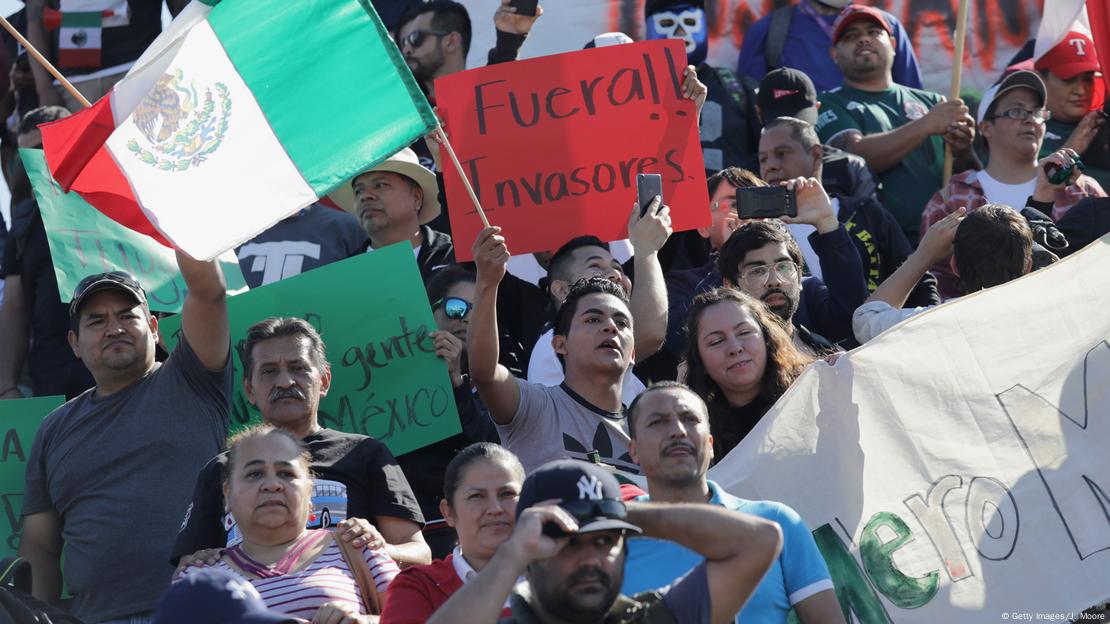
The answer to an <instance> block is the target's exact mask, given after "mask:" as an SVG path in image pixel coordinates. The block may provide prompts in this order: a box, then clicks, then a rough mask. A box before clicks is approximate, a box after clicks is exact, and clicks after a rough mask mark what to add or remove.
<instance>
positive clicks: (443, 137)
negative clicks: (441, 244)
mask: <svg viewBox="0 0 1110 624" xmlns="http://www.w3.org/2000/svg"><path fill="white" fill-rule="evenodd" d="M434 132H435V134H436V135H438V138H439V142H440V143H442V144H443V147H446V148H447V155H448V156H450V157H451V162H453V163H455V171H458V172H459V177H460V178H462V182H463V186H465V187H466V192H467V194H468V195H470V201H471V202H473V203H474V208H475V209H476V210H477V211H478V218H479V219H481V220H482V225H483V226H484V227H489V219H487V218H486V212H485V211H484V210H482V204H481V203H480V202H479V201H478V196H477V195H475V194H474V187H472V186H470V180H468V179H467V177H466V173H465V172H464V171H463V166H462V163H460V162H459V157H458V156H456V155H455V148H453V147H451V141H448V140H447V133H446V132H444V131H443V127H442V126H436V129H435V130H434Z"/></svg>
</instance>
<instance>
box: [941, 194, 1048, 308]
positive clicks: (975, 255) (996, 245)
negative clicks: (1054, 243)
mask: <svg viewBox="0 0 1110 624" xmlns="http://www.w3.org/2000/svg"><path fill="white" fill-rule="evenodd" d="M952 253H953V255H954V256H955V258H956V270H958V271H959V273H960V287H961V288H962V289H963V291H964V292H965V293H973V292H976V291H979V290H983V289H984V288H990V287H991V286H997V285H999V284H1005V283H1006V282H1008V281H1010V280H1012V279H1016V278H1019V277H1021V276H1022V275H1024V274H1025V272H1026V269H1027V268H1028V266H1029V263H1030V262H1031V261H1032V258H1033V231H1032V230H1031V229H1030V228H1029V222H1028V221H1026V220H1025V217H1023V216H1021V215H1020V214H1018V213H1017V212H1016V211H1015V210H1014V209H1012V208H1010V207H1009V206H1001V205H998V204H986V205H984V206H981V207H980V208H978V209H976V210H972V211H971V212H970V213H968V215H967V216H966V217H964V220H963V221H961V222H960V225H959V227H957V228H956V238H955V239H954V240H953V243H952Z"/></svg>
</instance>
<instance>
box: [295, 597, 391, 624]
mask: <svg viewBox="0 0 1110 624" xmlns="http://www.w3.org/2000/svg"><path fill="white" fill-rule="evenodd" d="M372 617H373V616H369V615H361V614H359V612H358V609H356V608H353V607H351V606H350V604H349V603H343V602H325V603H324V604H322V605H320V608H319V609H316V614H315V615H313V616H312V622H311V624H369V623H370V622H376V621H377V620H376V619H371V618H372Z"/></svg>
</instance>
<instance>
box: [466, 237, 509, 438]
mask: <svg viewBox="0 0 1110 624" xmlns="http://www.w3.org/2000/svg"><path fill="white" fill-rule="evenodd" d="M500 232H501V228H499V227H488V228H485V229H483V230H482V231H481V232H478V238H477V240H475V241H474V263H475V264H476V265H477V267H478V277H477V279H476V280H475V285H474V311H473V312H471V319H470V329H469V330H468V333H467V340H466V348H467V353H468V357H469V361H470V379H471V381H473V382H474V385H475V386H477V387H478V394H479V395H481V397H482V400H483V401H485V403H486V407H488V408H489V413H490V417H491V418H493V422H495V423H497V424H499V425H507V424H509V423H510V422H512V420H513V416H515V415H516V409H517V407H518V406H519V405H520V388H519V387H518V386H517V381H516V379H514V378H513V376H512V374H511V373H510V372H509V369H507V368H505V367H504V366H502V365H501V364H499V363H498V361H497V360H498V358H499V357H500V355H501V347H500V344H499V343H498V331H497V286H498V285H499V284H500V283H501V279H502V278H503V277H505V271H506V269H507V268H508V264H509V249H508V247H506V246H505V238H504V237H503V236H501V234H500Z"/></svg>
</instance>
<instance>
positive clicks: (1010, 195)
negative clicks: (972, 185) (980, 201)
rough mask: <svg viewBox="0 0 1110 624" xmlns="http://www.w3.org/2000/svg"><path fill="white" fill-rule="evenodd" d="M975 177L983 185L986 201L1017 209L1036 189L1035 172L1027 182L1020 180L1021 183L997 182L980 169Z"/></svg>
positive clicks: (1020, 207)
mask: <svg viewBox="0 0 1110 624" xmlns="http://www.w3.org/2000/svg"><path fill="white" fill-rule="evenodd" d="M975 177H976V179H977V180H979V184H981V185H983V194H984V195H986V196H987V201H989V202H990V203H992V204H1002V205H1003V206H1009V207H1010V208H1013V209H1014V210H1018V211H1020V210H1021V209H1022V208H1024V207H1025V200H1027V199H1029V196H1030V195H1032V194H1033V191H1035V190H1036V189H1037V175H1036V173H1034V174H1033V177H1032V178H1030V180H1029V181H1028V182H1022V183H1021V184H1006V183H1004V182H999V181H998V180H995V179H994V178H992V177H991V176H990V174H989V173H987V172H986V171H980V172H979V173H977V174H975Z"/></svg>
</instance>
